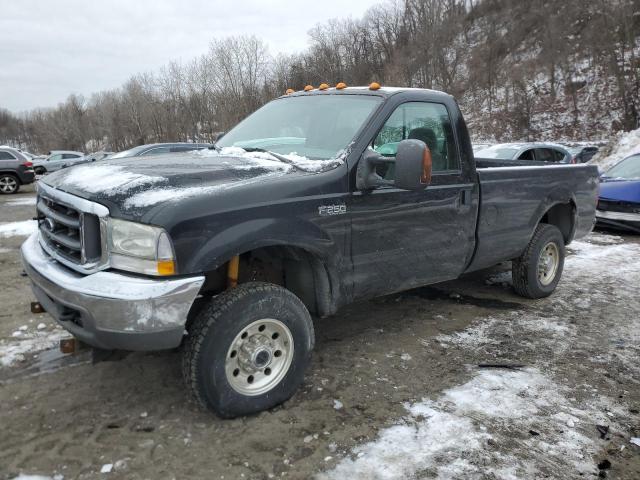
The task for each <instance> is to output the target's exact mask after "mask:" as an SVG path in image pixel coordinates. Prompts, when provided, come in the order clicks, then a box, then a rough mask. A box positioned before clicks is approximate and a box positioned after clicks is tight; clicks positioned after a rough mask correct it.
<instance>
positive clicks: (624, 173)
mask: <svg viewBox="0 0 640 480" xmlns="http://www.w3.org/2000/svg"><path fill="white" fill-rule="evenodd" d="M605 176H607V177H611V178H626V179H630V180H631V179H636V178H640V154H638V155H633V156H631V157H628V158H625V159H624V160H622V161H621V162H620V163H618V164H617V165H614V166H613V167H611V168H610V169H609V170H607V173H605Z"/></svg>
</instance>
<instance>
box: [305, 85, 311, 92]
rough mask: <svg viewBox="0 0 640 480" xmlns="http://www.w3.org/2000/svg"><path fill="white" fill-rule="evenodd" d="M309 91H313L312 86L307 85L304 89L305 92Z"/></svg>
mask: <svg viewBox="0 0 640 480" xmlns="http://www.w3.org/2000/svg"><path fill="white" fill-rule="evenodd" d="M311 90H313V85H307V86H306V87H304V91H305V92H310V91H311Z"/></svg>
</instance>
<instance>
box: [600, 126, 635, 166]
mask: <svg viewBox="0 0 640 480" xmlns="http://www.w3.org/2000/svg"><path fill="white" fill-rule="evenodd" d="M636 153H640V128H638V129H637V130H632V131H630V132H623V133H620V134H619V135H618V137H617V138H616V140H615V143H614V144H613V147H612V148H611V149H609V151H608V153H607V152H606V151H604V154H602V153H601V152H598V154H596V156H595V157H594V158H593V159H592V161H591V162H590V163H595V164H597V165H598V167H599V168H600V169H601V170H603V171H606V170H608V169H609V168H611V167H612V166H614V165H615V164H616V163H618V162H619V161H620V160H624V159H625V158H627V157H629V156H631V155H633V154H636Z"/></svg>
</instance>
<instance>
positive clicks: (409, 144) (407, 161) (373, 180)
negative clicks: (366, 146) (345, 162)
mask: <svg viewBox="0 0 640 480" xmlns="http://www.w3.org/2000/svg"><path fill="white" fill-rule="evenodd" d="M385 163H386V164H391V165H389V166H388V168H394V170H395V172H394V180H386V179H384V178H382V177H381V176H380V175H378V173H377V172H376V167H377V166H380V165H384V164H385ZM431 168H432V159H431V151H430V150H429V147H427V145H426V144H425V143H424V142H423V141H421V140H413V139H409V140H402V141H401V142H400V143H398V150H397V153H396V157H395V158H389V157H383V156H382V155H380V154H378V153H376V152H373V151H371V150H368V151H367V152H365V154H364V155H363V156H362V158H361V159H360V162H358V169H357V172H356V187H357V188H358V189H359V190H370V189H372V188H376V187H382V186H391V187H394V186H395V187H397V188H401V189H403V190H414V191H420V190H424V189H425V188H426V187H427V185H429V183H430V182H431Z"/></svg>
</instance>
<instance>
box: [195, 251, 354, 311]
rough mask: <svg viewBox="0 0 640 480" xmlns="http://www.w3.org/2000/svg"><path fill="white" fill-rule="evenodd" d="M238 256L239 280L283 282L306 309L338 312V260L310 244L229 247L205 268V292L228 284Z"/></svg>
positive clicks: (213, 291) (214, 292)
mask: <svg viewBox="0 0 640 480" xmlns="http://www.w3.org/2000/svg"><path fill="white" fill-rule="evenodd" d="M236 255H237V256H238V257H239V275H238V283H239V284H242V283H247V282H254V281H263V282H268V283H274V284H276V285H281V286H283V287H285V288H287V289H288V290H291V291H292V292H293V293H294V294H295V295H296V296H298V297H299V298H300V300H302V302H303V303H304V304H305V306H306V307H307V309H308V310H309V311H310V312H312V313H314V314H316V315H318V316H320V317H324V316H327V315H331V314H333V313H335V312H336V310H337V308H338V306H339V303H340V298H341V297H342V288H341V283H340V275H339V273H338V260H337V259H335V258H332V257H331V256H330V255H327V254H326V252H325V251H323V250H321V249H318V248H313V247H312V246H310V245H307V244H305V245H300V244H296V243H291V242H277V241H273V242H268V243H264V244H261V245H259V246H258V245H252V246H246V247H244V248H238V249H236V250H231V251H227V252H226V253H225V254H223V255H221V256H219V257H217V259H216V262H215V264H212V265H210V267H209V268H207V269H205V270H204V272H203V273H204V274H205V283H204V285H203V287H202V293H203V294H204V295H205V297H206V296H210V295H216V294H218V293H220V292H222V291H224V290H226V289H227V288H229V286H228V283H227V281H228V279H227V268H228V265H229V260H231V258H233V257H234V256H236Z"/></svg>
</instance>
